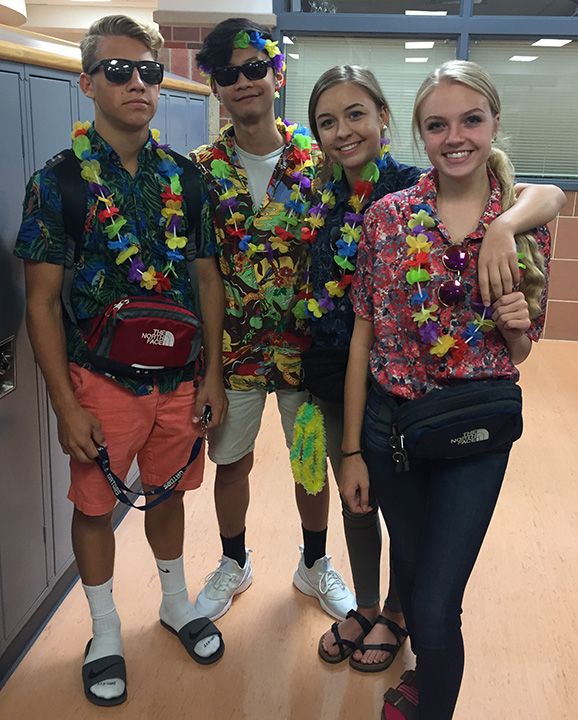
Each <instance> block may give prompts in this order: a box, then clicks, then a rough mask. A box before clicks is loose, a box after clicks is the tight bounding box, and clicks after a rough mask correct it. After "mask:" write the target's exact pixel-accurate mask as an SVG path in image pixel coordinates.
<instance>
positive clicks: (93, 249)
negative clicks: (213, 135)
mask: <svg viewBox="0 0 578 720" xmlns="http://www.w3.org/2000/svg"><path fill="white" fill-rule="evenodd" d="M87 135H88V138H89V140H90V143H91V148H92V152H93V153H94V154H95V155H96V156H97V157H98V160H99V162H100V165H101V169H102V179H103V183H104V184H105V185H106V187H108V189H109V190H110V191H111V192H112V193H114V202H115V205H116V206H117V207H118V208H119V211H120V214H121V215H122V216H123V217H124V218H126V220H127V224H126V225H125V227H124V229H123V233H125V234H127V233H132V234H133V235H135V236H136V237H137V238H138V240H139V243H140V246H141V257H142V260H143V262H144V264H145V266H146V267H147V268H148V267H149V266H151V265H153V266H154V267H155V268H157V269H162V268H163V267H164V266H165V264H166V257H165V250H166V246H165V241H164V236H163V230H162V227H161V226H162V225H163V224H164V223H165V222H166V221H165V219H164V218H163V217H162V216H161V210H162V209H163V207H164V204H163V201H162V199H161V191H162V187H161V182H160V181H161V178H160V176H159V174H158V172H157V167H158V157H157V155H156V153H155V150H154V148H153V147H152V146H151V143H150V137H149V141H148V142H147V143H146V145H145V146H144V147H143V149H142V150H141V151H140V153H139V156H138V171H137V173H136V175H135V176H134V177H132V176H131V174H130V173H129V172H127V170H125V169H124V168H123V167H122V163H121V160H120V157H119V156H118V154H117V153H116V152H115V151H114V150H113V149H112V147H110V145H108V143H106V142H105V141H104V140H103V139H102V138H101V137H100V135H99V134H98V133H97V132H96V130H95V129H94V127H93V126H91V127H90V128H89V129H88V131H87ZM164 182H166V181H164ZM201 191H202V193H203V194H204V198H203V230H204V232H203V233H201V234H202V235H204V236H205V237H208V238H209V239H210V238H211V236H212V235H213V230H212V223H211V211H210V205H209V203H208V197H207V191H206V187H205V184H204V182H202V185H201ZM86 195H87V197H86V224H85V235H84V244H83V248H82V253H81V258H80V262H79V263H78V265H77V267H76V272H75V276H74V281H73V287H72V295H71V302H72V308H73V310H74V313H75V315H76V317H77V320H78V321H79V322H80V321H82V320H85V319H88V318H93V317H95V316H97V315H98V314H99V313H100V312H101V311H102V310H103V309H104V308H105V307H106V306H107V305H109V304H110V303H112V302H114V301H115V300H118V299H119V298H121V297H126V296H128V295H156V293H155V292H154V291H153V290H151V291H149V290H146V289H144V288H141V287H140V285H139V283H132V282H129V280H128V271H129V266H130V261H127V262H124V263H123V264H121V265H117V264H116V258H117V256H118V253H117V252H116V251H114V250H111V249H109V247H108V245H107V243H108V237H107V235H106V233H105V232H104V225H103V223H101V222H98V221H97V219H96V217H95V214H96V212H95V210H96V203H95V197H94V195H93V194H92V193H90V192H87V193H86ZM183 209H184V208H183ZM186 217H187V214H186V209H185V212H184V224H183V225H182V226H181V227H182V228H183V234H185V235H186V234H188V232H189V230H188V228H187V224H186ZM198 236H199V234H198V233H197V237H198ZM202 244H203V243H202V241H201V240H199V247H198V253H197V255H198V257H204V256H208V254H209V253H208V251H206V250H205V249H204V248H203V247H201V245H202ZM209 244H210V243H209ZM212 244H214V240H213V241H212ZM66 250H67V239H66V233H65V230H64V224H63V220H62V198H61V194H60V186H59V184H58V181H57V179H56V177H55V175H54V172H53V171H52V170H51V169H50V168H49V167H47V166H45V167H43V168H42V169H41V170H38V171H37V172H35V173H34V175H33V176H32V178H31V179H30V181H29V183H28V186H27V188H26V196H25V199H24V213H23V221H22V225H21V227H20V232H19V234H18V239H17V241H16V247H15V249H14V252H15V254H16V255H17V256H18V257H20V258H25V259H31V260H39V261H41V262H46V263H50V264H53V265H64V263H65V257H66ZM174 267H175V271H176V277H175V276H172V275H171V276H170V279H171V288H170V290H167V291H165V292H164V293H163V294H164V296H165V297H168V298H170V299H171V300H174V301H176V302H178V303H182V304H183V305H185V306H186V307H188V308H189V309H193V294H192V289H191V284H190V281H189V276H188V273H187V270H186V265H185V262H184V261H180V262H175V263H174ZM63 314H64V323H65V329H66V338H67V352H68V359H69V360H70V361H71V362H75V363H78V364H79V365H82V366H83V367H86V368H88V369H90V370H95V368H94V367H92V366H91V364H90V362H89V361H88V359H87V357H86V343H85V341H84V339H83V337H82V335H81V333H80V331H79V330H78V328H77V327H76V326H75V325H73V324H72V322H71V321H70V320H69V319H68V317H67V316H66V313H63ZM193 377H194V374H193V372H192V371H190V370H188V371H186V372H183V371H180V370H179V371H177V372H175V373H172V374H170V375H166V376H162V377H160V378H158V379H157V380H156V382H157V383H158V387H159V390H160V392H162V393H166V392H170V391H172V390H174V389H175V388H176V387H177V385H178V384H179V382H181V381H184V380H192V379H193ZM114 380H116V381H117V382H119V383H120V384H121V385H124V386H125V387H127V388H129V389H130V390H132V391H133V392H135V393H137V394H139V395H146V394H149V393H151V392H152V391H153V381H152V380H150V379H148V380H145V379H133V378H126V377H120V376H119V377H114Z"/></svg>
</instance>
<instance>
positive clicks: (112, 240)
mask: <svg viewBox="0 0 578 720" xmlns="http://www.w3.org/2000/svg"><path fill="white" fill-rule="evenodd" d="M89 127H90V123H89V122H84V123H82V122H76V123H74V125H73V126H72V133H71V137H72V150H73V152H74V154H75V155H76V157H77V158H78V160H79V162H80V167H81V175H82V177H83V178H84V180H86V181H87V182H88V189H89V191H90V192H92V193H93V194H94V195H95V197H96V204H97V209H98V205H99V203H100V204H101V205H103V209H102V210H100V212H98V213H97V215H96V217H97V218H98V220H99V222H101V223H102V224H103V225H104V232H105V233H106V235H107V237H108V243H107V244H108V247H109V248H110V250H116V251H117V252H118V255H117V257H116V264H117V265H121V264H122V263H124V262H126V260H128V259H129V258H132V260H131V264H130V268H129V272H128V279H129V281H130V282H133V283H139V284H140V286H141V287H142V288H145V289H146V290H153V289H154V290H155V292H157V293H162V292H163V290H170V288H171V281H170V279H169V277H168V274H169V273H172V274H173V275H174V276H175V277H176V275H177V273H176V271H175V269H174V266H173V263H174V262H178V261H179V260H183V259H184V256H183V255H182V254H181V252H180V250H182V249H183V248H184V247H185V245H186V243H187V238H186V237H183V236H180V235H178V229H179V226H180V223H181V219H182V217H183V210H182V204H183V196H182V194H181V193H182V190H183V189H182V186H181V182H180V179H179V175H181V173H182V172H183V171H182V169H181V168H180V167H179V166H178V165H177V164H176V162H175V161H174V160H173V158H172V157H171V156H170V155H169V154H168V153H167V152H166V150H168V145H160V144H159V142H158V139H159V136H160V133H159V131H158V130H151V134H152V140H151V144H152V146H153V147H154V149H155V151H156V154H157V156H158V158H159V164H158V173H159V176H160V177H161V178H164V180H161V187H162V191H161V199H162V200H163V203H164V207H163V209H162V210H161V215H162V217H163V220H162V221H161V222H162V223H164V227H165V233H164V235H165V245H166V251H165V252H166V257H167V263H166V265H165V266H164V268H163V270H162V272H161V271H159V270H156V269H155V267H154V265H151V266H150V267H149V268H148V269H146V268H145V265H144V263H143V262H142V259H141V257H140V252H141V246H140V243H139V241H138V239H137V238H136V237H135V236H134V235H132V234H131V233H125V234H121V230H122V228H123V227H124V226H125V225H126V223H127V220H126V218H124V217H123V216H122V215H121V214H120V212H119V209H118V208H117V207H115V205H114V203H113V193H111V192H110V191H109V190H108V189H107V188H106V186H105V185H104V184H103V181H102V179H101V172H102V170H101V167H100V162H99V161H98V158H97V156H96V155H95V154H93V153H92V148H91V145H90V140H89V139H88V137H87V134H86V133H87V130H88V128H89Z"/></svg>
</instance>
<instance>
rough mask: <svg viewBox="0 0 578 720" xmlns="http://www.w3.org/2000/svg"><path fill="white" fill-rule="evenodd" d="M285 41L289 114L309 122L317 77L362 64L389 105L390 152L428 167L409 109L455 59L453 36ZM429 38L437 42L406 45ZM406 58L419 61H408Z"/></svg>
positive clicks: (410, 109) (306, 38)
mask: <svg viewBox="0 0 578 720" xmlns="http://www.w3.org/2000/svg"><path fill="white" fill-rule="evenodd" d="M292 39H293V41H294V44H293V45H286V46H285V49H284V52H285V55H286V57H287V86H286V89H285V117H286V118H287V119H288V120H289V121H290V122H300V123H303V125H306V126H307V127H309V121H308V119H307V106H308V104H309V95H310V94H311V90H312V89H313V85H314V84H315V82H316V80H317V78H318V77H319V76H320V75H321V74H322V73H323V72H325V70H328V69H329V68H331V67H333V66H334V65H362V66H364V67H368V68H371V70H372V71H373V73H374V75H375V76H376V78H377V79H378V81H379V82H380V84H381V87H382V88H383V91H384V94H385V97H386V98H387V101H388V103H389V104H390V107H391V116H392V118H393V122H391V121H390V125H389V128H390V137H391V152H392V154H393V156H394V157H395V158H396V159H397V160H399V161H400V162H404V163H407V164H408V165H419V166H420V167H425V166H427V165H428V160H427V158H426V156H425V155H424V154H421V152H420V151H419V150H417V149H416V148H415V145H414V143H413V141H412V139H411V113H412V109H413V101H414V98H415V94H416V92H417V90H418V88H419V86H420V85H421V83H422V81H423V79H424V78H425V76H426V75H427V74H428V73H429V72H431V71H432V70H434V69H435V68H436V67H438V65H441V64H442V63H443V62H445V61H446V60H453V59H454V58H455V53H456V45H455V41H454V40H453V39H451V40H448V39H441V40H440V39H439V38H437V39H435V38H427V37H423V36H420V37H419V38H406V39H402V38H396V39H389V38H370V37H363V38H361V37H357V38H342V37H339V38H337V37H309V36H307V37H293V38H292ZM416 40H419V41H422V42H424V41H427V40H430V44H432V43H433V47H431V48H427V49H406V47H405V44H406V42H408V41H413V42H415V41H416ZM406 59H411V60H418V62H406Z"/></svg>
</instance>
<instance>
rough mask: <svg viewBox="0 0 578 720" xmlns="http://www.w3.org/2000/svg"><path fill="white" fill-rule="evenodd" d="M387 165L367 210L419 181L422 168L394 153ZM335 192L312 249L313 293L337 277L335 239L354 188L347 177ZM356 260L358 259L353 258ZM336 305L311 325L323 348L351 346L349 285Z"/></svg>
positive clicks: (351, 311)
mask: <svg viewBox="0 0 578 720" xmlns="http://www.w3.org/2000/svg"><path fill="white" fill-rule="evenodd" d="M385 160H386V163H387V164H386V167H385V168H384V169H383V170H382V171H381V173H380V176H379V180H378V181H377V183H376V184H375V187H374V188H373V192H372V193H371V196H370V198H369V202H368V203H367V205H366V206H365V210H366V209H367V208H368V207H369V206H370V205H371V204H372V203H374V202H375V201H376V200H379V199H380V198H382V197H383V196H384V195H387V194H388V193H392V192H396V191H397V190H403V189H404V188H408V187H411V186H412V185H415V183H416V182H417V181H418V180H419V177H420V175H421V173H422V171H421V170H420V169H419V168H417V167H413V166H410V165H402V164H401V163H398V162H397V161H396V160H395V159H394V158H393V157H392V156H391V155H389V154H387V155H386V156H385ZM333 192H334V194H335V207H334V208H333V210H331V212H330V213H329V215H328V217H327V219H326V221H325V225H324V226H323V227H322V228H320V230H319V232H318V234H317V237H316V238H315V242H314V243H313V246H312V248H311V274H312V282H313V293H314V295H315V297H320V296H321V294H322V293H323V288H324V287H325V283H326V282H328V281H329V280H332V279H333V274H332V273H333V267H334V263H333V256H334V255H335V249H334V245H335V242H336V241H337V240H338V239H339V238H340V237H341V226H342V225H343V223H344V216H345V213H346V212H351V207H349V205H348V202H349V197H350V194H351V193H350V190H349V188H348V185H347V181H346V179H345V175H344V176H343V179H342V180H341V182H339V183H336V184H335V186H334V190H333ZM349 260H350V261H353V262H354V261H355V257H354V258H349ZM333 302H334V303H335V308H334V309H333V310H330V311H329V312H327V313H324V314H323V315H322V316H321V317H320V318H319V319H317V320H312V321H311V324H310V331H311V335H312V336H313V344H314V345H316V346H320V347H336V346H338V345H349V342H350V340H351V334H352V332H353V323H354V319H355V313H354V312H353V306H352V304H351V300H350V298H349V288H348V290H347V291H346V292H345V295H343V297H341V298H338V297H334V298H333Z"/></svg>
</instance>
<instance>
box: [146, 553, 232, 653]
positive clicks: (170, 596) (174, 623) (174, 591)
mask: <svg viewBox="0 0 578 720" xmlns="http://www.w3.org/2000/svg"><path fill="white" fill-rule="evenodd" d="M155 561H156V563H157V568H158V570H159V578H160V580H161V589H162V591H163V600H162V602H161V607H160V610H159V615H160V618H161V620H162V621H163V622H165V623H166V624H167V625H170V626H171V627H172V628H173V630H176V632H179V630H181V628H183V627H185V625H187V624H188V623H190V622H191V620H196V619H197V618H200V617H202V615H200V614H199V613H198V612H197V611H196V610H195V606H194V605H193V604H192V602H191V601H190V600H189V593H188V590H187V585H186V583H185V567H184V562H183V556H182V555H181V556H180V557H178V558H176V560H159V559H158V558H155ZM220 645H221V640H220V638H219V636H218V635H209V636H208V637H206V638H203V639H202V640H200V641H199V642H198V643H197V644H196V645H195V652H196V653H197V655H200V656H201V657H209V656H210V655H213V654H214V653H216V652H217V650H218V649H219V647H220Z"/></svg>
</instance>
